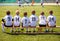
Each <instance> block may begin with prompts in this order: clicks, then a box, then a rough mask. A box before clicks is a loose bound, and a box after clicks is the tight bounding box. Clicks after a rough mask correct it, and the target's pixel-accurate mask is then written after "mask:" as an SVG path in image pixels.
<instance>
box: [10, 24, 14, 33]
mask: <svg viewBox="0 0 60 41" xmlns="http://www.w3.org/2000/svg"><path fill="white" fill-rule="evenodd" d="M9 27H10V28H11V29H10V32H11V33H12V32H14V27H13V24H12V25H11V26H9Z"/></svg>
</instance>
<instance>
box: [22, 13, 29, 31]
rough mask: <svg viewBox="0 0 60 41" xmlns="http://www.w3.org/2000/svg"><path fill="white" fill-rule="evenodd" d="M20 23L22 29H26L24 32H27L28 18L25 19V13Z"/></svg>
mask: <svg viewBox="0 0 60 41" xmlns="http://www.w3.org/2000/svg"><path fill="white" fill-rule="evenodd" d="M21 22H22V28H23V29H24V28H26V32H28V27H29V22H30V21H29V18H28V17H27V12H24V17H23V18H22V20H21Z"/></svg>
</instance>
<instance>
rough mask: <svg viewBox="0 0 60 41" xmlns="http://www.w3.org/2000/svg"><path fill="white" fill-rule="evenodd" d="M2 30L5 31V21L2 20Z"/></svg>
mask: <svg viewBox="0 0 60 41" xmlns="http://www.w3.org/2000/svg"><path fill="white" fill-rule="evenodd" d="M2 31H3V32H5V30H4V22H2Z"/></svg>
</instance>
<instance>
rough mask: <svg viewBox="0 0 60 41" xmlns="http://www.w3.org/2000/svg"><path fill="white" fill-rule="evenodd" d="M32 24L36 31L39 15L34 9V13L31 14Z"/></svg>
mask: <svg viewBox="0 0 60 41" xmlns="http://www.w3.org/2000/svg"><path fill="white" fill-rule="evenodd" d="M29 19H30V26H31V27H32V28H33V32H35V28H36V24H37V21H38V18H37V16H36V15H35V10H33V11H32V15H31V16H30V18H29Z"/></svg>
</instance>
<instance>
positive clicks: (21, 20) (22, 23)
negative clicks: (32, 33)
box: [21, 18, 23, 27]
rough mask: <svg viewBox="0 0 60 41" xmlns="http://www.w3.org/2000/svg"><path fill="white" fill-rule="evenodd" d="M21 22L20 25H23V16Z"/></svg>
mask: <svg viewBox="0 0 60 41" xmlns="http://www.w3.org/2000/svg"><path fill="white" fill-rule="evenodd" d="M21 24H22V27H23V18H22V19H21Z"/></svg>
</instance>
